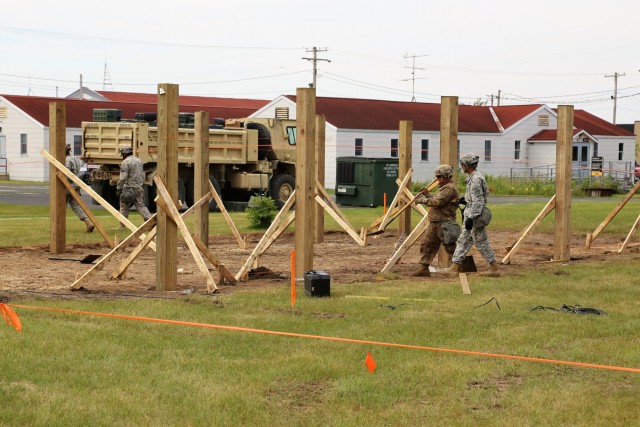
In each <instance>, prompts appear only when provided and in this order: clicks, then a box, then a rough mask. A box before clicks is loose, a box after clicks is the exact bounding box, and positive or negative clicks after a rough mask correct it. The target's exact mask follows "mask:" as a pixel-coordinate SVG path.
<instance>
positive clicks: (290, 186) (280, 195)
mask: <svg viewBox="0 0 640 427" xmlns="http://www.w3.org/2000/svg"><path fill="white" fill-rule="evenodd" d="M295 189H296V179H295V178H294V177H292V176H291V175H289V174H286V173H285V174H281V175H278V176H276V177H275V178H274V179H273V180H272V181H271V198H272V199H273V200H275V202H276V205H277V206H278V209H280V208H282V207H283V206H284V204H285V203H286V202H287V200H288V199H289V196H291V193H293V190H295Z"/></svg>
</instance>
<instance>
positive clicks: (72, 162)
mask: <svg viewBox="0 0 640 427" xmlns="http://www.w3.org/2000/svg"><path fill="white" fill-rule="evenodd" d="M65 148H66V154H67V157H66V159H65V166H66V167H67V169H69V170H70V171H71V172H72V173H73V174H74V175H75V176H78V175H80V168H81V167H82V160H80V159H79V158H77V157H76V156H72V155H71V145H69V144H67V146H66V147H65ZM67 181H69V183H70V184H71V185H72V186H73V189H74V190H76V193H78V195H80V187H79V186H78V185H76V184H75V183H74V182H73V181H71V180H70V179H69V178H67ZM67 203H68V204H69V206H71V210H72V211H73V212H74V213H75V214H76V215H77V216H78V218H80V221H82V222H84V225H85V226H86V227H87V233H91V232H92V231H93V229H94V228H95V226H94V225H93V222H91V220H90V219H89V217H88V216H87V214H86V213H85V212H84V211H83V210H82V208H81V207H80V205H79V204H78V202H76V199H74V198H73V197H71V193H70V192H69V191H68V190H67Z"/></svg>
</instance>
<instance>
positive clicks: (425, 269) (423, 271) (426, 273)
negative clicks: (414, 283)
mask: <svg viewBox="0 0 640 427" xmlns="http://www.w3.org/2000/svg"><path fill="white" fill-rule="evenodd" d="M413 275H414V276H415V277H431V271H430V270H429V265H428V264H427V265H425V264H422V267H420V269H419V270H418V271H416V272H415V273H413Z"/></svg>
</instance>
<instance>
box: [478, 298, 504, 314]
mask: <svg viewBox="0 0 640 427" xmlns="http://www.w3.org/2000/svg"><path fill="white" fill-rule="evenodd" d="M491 301H495V302H496V305H497V306H498V310H501V311H502V309H501V308H500V304H498V299H497V298H496V297H492V298H491V299H490V300H489V301H487V302H485V303H484V304H480V305H479V306H477V307H474V308H480V307H482V306H484V305H487V304H489V303H490V302H491Z"/></svg>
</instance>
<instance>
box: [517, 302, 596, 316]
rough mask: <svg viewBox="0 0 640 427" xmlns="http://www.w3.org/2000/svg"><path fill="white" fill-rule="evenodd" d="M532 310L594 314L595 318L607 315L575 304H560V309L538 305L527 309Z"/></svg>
mask: <svg viewBox="0 0 640 427" xmlns="http://www.w3.org/2000/svg"><path fill="white" fill-rule="evenodd" d="M534 310H551V311H560V312H562V313H572V314H595V315H597V316H606V315H607V313H605V312H604V311H602V310H600V309H597V308H589V307H582V306H580V305H578V304H576V305H566V304H562V306H561V307H560V308H553V307H545V306H542V305H539V306H537V307H533V308H531V309H529V311H534Z"/></svg>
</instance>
